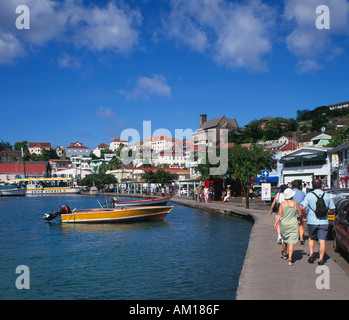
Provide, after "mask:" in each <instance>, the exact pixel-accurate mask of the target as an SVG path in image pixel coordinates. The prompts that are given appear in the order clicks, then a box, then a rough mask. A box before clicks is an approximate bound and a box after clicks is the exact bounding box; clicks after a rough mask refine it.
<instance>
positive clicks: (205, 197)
mask: <svg viewBox="0 0 349 320" xmlns="http://www.w3.org/2000/svg"><path fill="white" fill-rule="evenodd" d="M208 197H209V191H208V188H207V187H205V188H204V199H203V200H204V201H205V202H206V203H207V202H208Z"/></svg>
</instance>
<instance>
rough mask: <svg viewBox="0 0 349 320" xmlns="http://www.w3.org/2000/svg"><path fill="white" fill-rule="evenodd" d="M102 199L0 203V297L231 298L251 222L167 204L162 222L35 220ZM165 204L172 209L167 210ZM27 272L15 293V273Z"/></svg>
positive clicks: (89, 204)
mask: <svg viewBox="0 0 349 320" xmlns="http://www.w3.org/2000/svg"><path fill="white" fill-rule="evenodd" d="M96 200H99V201H100V202H101V203H102V201H103V200H104V197H100V198H99V197H89V196H65V197H64V196H62V197H35V198H30V197H23V198H15V199H10V198H6V199H5V200H3V199H2V201H1V202H0V255H1V264H0V299H140V300H142V299H169V300H170V299H210V300H213V299H234V298H235V293H236V289H237V286H238V280H239V276H240V272H241V268H242V264H243V260H244V256H245V252H246V248H247V244H248V239H249V234H250V230H251V227H252V224H251V223H250V222H247V221H243V220H240V219H238V218H234V217H225V216H222V215H218V214H213V213H207V212H204V211H200V210H196V209H191V208H188V207H184V206H180V205H177V204H174V209H173V210H172V211H171V212H170V214H169V215H168V216H167V217H166V218H165V220H164V221H148V222H136V223H121V224H61V223H60V219H59V218H58V219H56V220H53V221H52V222H47V221H45V220H44V219H43V218H42V217H43V214H44V213H45V212H47V211H51V212H52V211H55V210H57V208H58V207H59V206H61V205H62V204H65V203H67V204H68V205H69V206H70V207H71V208H75V207H76V208H96V207H98V203H97V201H96ZM171 205H172V204H171ZM19 265H26V266H28V267H29V269H30V277H31V279H30V281H31V288H30V290H26V291H25V290H18V289H16V287H15V280H16V277H17V276H18V275H16V274H15V269H16V267H17V266H19Z"/></svg>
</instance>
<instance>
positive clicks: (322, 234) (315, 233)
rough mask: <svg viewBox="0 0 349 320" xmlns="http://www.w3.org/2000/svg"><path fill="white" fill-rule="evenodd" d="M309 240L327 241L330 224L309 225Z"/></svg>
mask: <svg viewBox="0 0 349 320" xmlns="http://www.w3.org/2000/svg"><path fill="white" fill-rule="evenodd" d="M308 231H309V238H310V239H311V240H314V239H315V237H316V238H318V239H319V240H326V239H327V233H328V224H308Z"/></svg>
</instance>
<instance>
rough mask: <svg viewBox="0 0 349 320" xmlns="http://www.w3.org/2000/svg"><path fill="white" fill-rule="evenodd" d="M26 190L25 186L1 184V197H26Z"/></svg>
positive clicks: (11, 183)
mask: <svg viewBox="0 0 349 320" xmlns="http://www.w3.org/2000/svg"><path fill="white" fill-rule="evenodd" d="M25 194H26V189H25V187H24V186H23V185H21V184H17V183H14V182H11V181H5V182H2V183H1V184H0V196H2V197H22V196H25Z"/></svg>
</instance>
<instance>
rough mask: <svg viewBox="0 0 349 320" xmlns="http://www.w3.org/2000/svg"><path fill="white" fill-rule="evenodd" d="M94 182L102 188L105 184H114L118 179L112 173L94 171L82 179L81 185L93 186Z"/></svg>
mask: <svg viewBox="0 0 349 320" xmlns="http://www.w3.org/2000/svg"><path fill="white" fill-rule="evenodd" d="M93 182H94V183H95V185H96V187H97V188H99V189H100V188H101V187H103V186H104V185H109V184H114V183H117V182H118V181H117V179H116V178H115V176H114V175H112V174H105V173H98V174H97V173H92V174H89V175H87V176H86V177H85V178H84V179H82V180H80V182H79V185H80V186H88V187H92V186H93Z"/></svg>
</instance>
